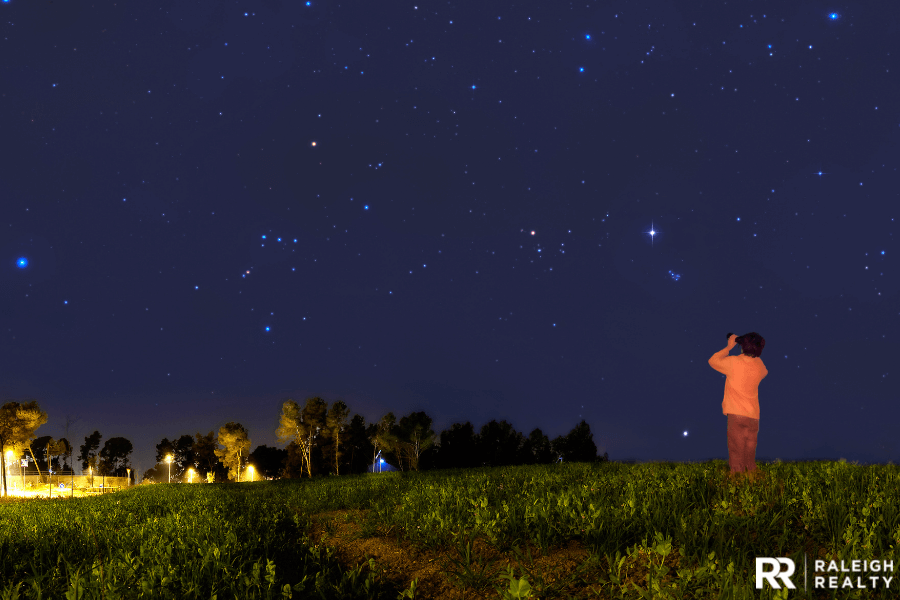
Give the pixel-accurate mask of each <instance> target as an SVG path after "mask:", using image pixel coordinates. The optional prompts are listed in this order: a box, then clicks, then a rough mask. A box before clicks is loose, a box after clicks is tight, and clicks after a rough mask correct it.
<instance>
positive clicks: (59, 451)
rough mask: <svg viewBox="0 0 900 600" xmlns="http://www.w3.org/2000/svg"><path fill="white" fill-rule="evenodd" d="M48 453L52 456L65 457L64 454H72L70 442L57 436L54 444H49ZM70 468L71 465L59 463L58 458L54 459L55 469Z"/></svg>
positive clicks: (51, 462)
mask: <svg viewBox="0 0 900 600" xmlns="http://www.w3.org/2000/svg"><path fill="white" fill-rule="evenodd" d="M50 454H51V455H52V456H62V457H63V458H64V459H65V457H66V456H69V455H70V454H72V444H70V443H69V440H67V439H66V438H59V439H58V440H56V442H55V443H54V444H51V445H50ZM50 464H51V465H52V464H53V461H50ZM71 469H72V467H71V466H69V464H68V463H65V462H63V464H59V460H57V461H56V470H57V471H69V470H71Z"/></svg>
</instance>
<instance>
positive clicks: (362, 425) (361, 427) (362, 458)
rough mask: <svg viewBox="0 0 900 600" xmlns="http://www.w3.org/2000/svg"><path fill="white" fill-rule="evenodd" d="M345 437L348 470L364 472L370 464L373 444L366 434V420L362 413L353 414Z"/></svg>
mask: <svg viewBox="0 0 900 600" xmlns="http://www.w3.org/2000/svg"><path fill="white" fill-rule="evenodd" d="M345 437H346V439H347V449H348V451H349V452H350V472H351V473H365V472H366V470H367V469H368V467H369V464H370V463H369V457H370V456H372V451H373V446H372V442H370V441H369V437H368V436H367V435H366V420H365V418H363V416H362V415H353V418H352V419H350V425H349V427H347V432H346V436H345Z"/></svg>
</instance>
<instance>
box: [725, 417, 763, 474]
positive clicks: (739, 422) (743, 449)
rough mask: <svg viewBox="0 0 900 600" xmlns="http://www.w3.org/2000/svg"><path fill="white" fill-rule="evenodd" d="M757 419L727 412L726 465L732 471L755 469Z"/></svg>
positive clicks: (751, 470)
mask: <svg viewBox="0 0 900 600" xmlns="http://www.w3.org/2000/svg"><path fill="white" fill-rule="evenodd" d="M758 433H759V419H751V418H750V417H745V416H743V415H733V414H731V413H729V414H728V466H729V467H731V472H732V473H743V472H745V471H747V472H750V473H753V472H754V471H756V434H758Z"/></svg>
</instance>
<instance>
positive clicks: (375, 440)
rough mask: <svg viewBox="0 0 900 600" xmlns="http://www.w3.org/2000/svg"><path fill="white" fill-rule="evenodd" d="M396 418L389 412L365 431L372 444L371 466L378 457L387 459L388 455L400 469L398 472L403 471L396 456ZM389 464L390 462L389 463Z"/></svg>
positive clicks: (400, 461)
mask: <svg viewBox="0 0 900 600" xmlns="http://www.w3.org/2000/svg"><path fill="white" fill-rule="evenodd" d="M396 422H397V418H396V417H395V416H394V413H392V412H389V413H388V414H386V415H384V416H383V417H381V420H379V421H378V422H377V423H373V424H372V425H369V427H368V428H367V429H366V433H367V434H368V436H369V441H370V442H371V443H372V464H375V461H376V460H378V455H379V454H381V458H382V459H383V460H388V459H389V456H388V455H389V454H393V455H392V456H390V459H394V460H396V461H397V463H398V465H397V466H399V467H400V470H401V471H402V470H403V463H402V460H401V458H402V457H400V456H397V454H396V449H397V436H396V433H395V432H396V429H397V425H396ZM389 464H390V461H389Z"/></svg>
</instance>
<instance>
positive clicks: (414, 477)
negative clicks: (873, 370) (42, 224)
mask: <svg viewBox="0 0 900 600" xmlns="http://www.w3.org/2000/svg"><path fill="white" fill-rule="evenodd" d="M758 470H759V474H760V476H761V477H760V478H759V479H758V480H754V481H744V480H741V479H738V480H734V479H732V478H731V477H728V476H727V464H725V463H724V462H722V461H710V462H706V463H692V464H673V463H645V464H638V465H623V464H618V463H601V464H557V465H536V466H524V467H508V468H495V469H468V470H447V471H431V472H423V473H396V472H395V473H381V474H366V475H350V476H342V477H321V478H314V479H312V480H308V479H303V480H292V481H278V482H259V483H242V484H217V485H206V484H194V485H185V484H173V485H154V486H140V487H138V488H132V489H130V490H127V491H123V492H119V493H116V494H111V495H107V496H102V497H97V498H87V499H74V500H70V499H60V500H53V501H28V502H9V503H2V504H0V600H3V599H5V598H10V599H13V598H66V599H67V600H80V599H87V598H109V599H112V598H204V599H208V598H213V597H216V598H291V597H294V598H322V599H330V598H373V599H374V598H378V599H380V598H415V597H417V596H416V586H415V584H416V582H415V581H410V582H407V583H406V584H405V585H404V586H403V587H401V588H398V587H397V585H396V583H394V584H391V583H390V582H388V581H387V580H385V579H383V578H382V577H381V574H380V572H379V569H378V567H377V565H376V563H375V561H373V560H369V561H367V562H362V563H361V564H358V565H341V564H340V563H339V562H338V561H337V559H336V558H335V554H334V550H333V548H332V547H330V546H329V545H328V541H327V540H328V538H327V536H326V538H325V543H324V544H318V545H317V544H316V543H314V542H313V541H312V540H311V539H310V537H309V535H308V532H309V531H310V527H311V523H312V521H311V519H312V516H313V515H316V514H318V513H322V512H326V511H339V510H343V509H353V510H364V511H367V513H366V517H365V518H364V519H362V521H361V522H360V523H359V525H360V529H361V535H363V536H367V537H368V536H373V535H382V536H387V537H389V538H396V540H398V542H399V541H400V540H404V541H406V542H409V543H411V544H414V545H415V546H417V547H420V548H421V549H423V551H427V552H432V553H439V554H440V556H441V557H442V564H443V565H444V570H445V572H446V574H447V580H448V582H449V583H448V585H455V586H459V587H461V588H463V589H471V590H473V592H474V591H476V590H480V592H479V593H485V592H487V593H490V594H493V597H500V598H547V599H551V598H569V597H572V598H574V597H578V598H589V597H593V598H649V597H653V598H661V599H677V598H692V599H693V598H710V599H712V598H734V599H744V598H746V599H748V600H749V599H750V598H753V599H756V598H762V599H766V600H768V599H770V598H787V597H790V598H799V599H807V598H809V599H812V598H815V599H818V598H866V599H869V598H877V599H880V598H889V597H895V596H896V595H897V590H898V589H900V581H898V579H900V577H894V579H893V581H892V584H891V588H890V589H884V587H883V585H884V584H883V583H880V584H879V587H877V588H870V589H865V590H859V589H852V588H849V587H846V586H844V585H843V584H844V578H845V577H847V576H851V577H852V578H853V581H854V582H857V579H856V577H857V576H858V575H859V576H863V577H868V576H872V575H879V576H886V577H890V576H893V575H894V573H892V572H886V573H877V574H876V573H869V572H866V573H847V572H840V571H838V572H834V571H832V572H826V573H816V572H813V569H814V562H813V561H814V560H816V559H821V560H825V561H829V562H830V561H836V564H837V565H838V567H840V565H841V563H840V561H842V560H843V561H844V564H845V565H850V561H852V560H875V559H877V560H893V561H894V564H895V568H896V566H898V565H900V551H898V548H900V491H898V490H900V487H898V484H900V469H898V467H896V466H893V465H888V466H859V465H853V464H848V463H846V462H845V461H841V462H837V463H834V462H820V463H781V462H776V463H773V464H766V465H759V469H758ZM326 531H330V532H331V533H332V534H333V532H334V530H333V529H330V530H328V529H326ZM476 540H479V543H480V544H488V545H490V546H491V547H492V548H495V549H497V550H498V551H500V552H503V553H507V554H509V556H510V557H511V559H514V560H515V562H516V563H517V565H518V567H517V568H513V566H512V564H511V563H512V562H513V560H510V561H507V562H506V563H505V564H501V563H500V562H498V561H492V560H488V559H486V558H484V556H483V555H480V554H479V553H477V552H475V550H474V548H475V542H476ZM573 540H574V541H577V542H578V543H579V544H581V545H583V547H584V548H586V549H589V553H590V556H589V558H588V560H586V561H585V562H584V564H583V565H581V566H579V567H578V568H575V569H572V570H571V571H570V573H569V574H568V575H566V576H565V577H561V578H555V579H553V580H551V579H550V578H544V577H543V575H542V574H541V571H540V570H538V569H537V568H536V567H535V559H534V557H532V556H531V554H530V553H528V554H527V557H526V554H525V553H524V552H523V551H522V550H521V549H520V547H521V546H522V545H523V544H524V543H527V544H530V545H531V546H533V547H534V548H536V549H537V551H538V552H540V554H541V555H542V556H547V555H551V554H552V553H553V552H554V549H555V548H559V547H560V546H561V545H562V544H566V543H571V542H572V541H573ZM763 556H768V557H788V558H791V559H793V560H794V563H795V565H797V571H796V572H795V574H794V576H793V577H792V581H793V582H794V584H795V585H797V587H798V589H795V590H787V589H782V590H773V589H772V588H770V587H769V586H768V585H767V584H766V585H764V587H763V589H761V590H757V589H756V577H755V568H756V567H755V558H756V557H763ZM804 558H806V559H807V562H806V564H807V565H808V566H807V570H808V578H807V583H808V587H807V589H803V585H804V577H803V575H804V572H803V569H804ZM826 564H827V563H826ZM848 568H849V567H848ZM815 576H835V577H838V587H837V588H835V589H813V581H814V579H813V578H814V577H815ZM866 583H867V584H868V585H871V584H870V583H869V582H868V580H866ZM406 586H409V587H408V588H406ZM573 589H577V590H579V593H578V594H573V593H572V592H571V590H573ZM788 594H789V596H788ZM473 597H475V596H473ZM478 597H482V596H478ZM483 597H487V596H483Z"/></svg>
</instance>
